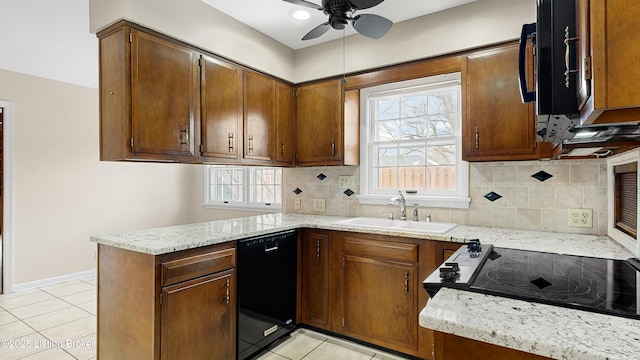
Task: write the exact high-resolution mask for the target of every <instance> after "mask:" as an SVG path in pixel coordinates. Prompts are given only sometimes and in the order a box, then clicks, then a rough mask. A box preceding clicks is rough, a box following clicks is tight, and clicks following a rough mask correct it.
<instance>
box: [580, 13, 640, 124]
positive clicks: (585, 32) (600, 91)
mask: <svg viewBox="0 0 640 360" xmlns="http://www.w3.org/2000/svg"><path fill="white" fill-rule="evenodd" d="M576 13H577V18H576V25H577V29H578V31H577V38H578V54H577V58H578V61H579V63H578V70H579V77H578V101H579V103H580V104H581V108H580V125H594V124H607V123H620V122H630V123H631V124H635V123H637V122H638V119H640V93H639V92H638V91H636V90H635V89H636V87H637V84H638V82H640V74H639V73H638V71H635V69H637V67H638V57H639V55H640V54H639V53H640V50H638V49H640V38H638V36H629V34H632V33H634V31H635V29H636V28H637V25H638V18H639V17H640V7H639V6H638V5H637V2H635V1H633V0H619V1H598V0H576ZM585 59H586V60H587V62H585Z"/></svg>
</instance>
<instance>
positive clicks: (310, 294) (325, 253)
mask: <svg viewBox="0 0 640 360" xmlns="http://www.w3.org/2000/svg"><path fill="white" fill-rule="evenodd" d="M302 267H303V270H302V299H301V300H302V304H301V308H302V313H301V318H302V322H304V323H306V324H308V325H311V326H314V327H317V328H320V329H324V330H331V326H330V325H331V324H330V322H329V320H330V319H329V232H328V231H313V230H305V231H303V232H302Z"/></svg>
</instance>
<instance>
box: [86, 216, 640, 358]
mask: <svg viewBox="0 0 640 360" xmlns="http://www.w3.org/2000/svg"><path fill="white" fill-rule="evenodd" d="M345 219H347V218H345V217H336V216H321V215H301V214H268V215H258V216H251V217H243V218H234V219H228V220H218V221H209V222H202V223H196V224H188V225H178V226H169V227H162V228H154V229H145V230H136V231H129V232H123V233H117V234H109V235H96V236H92V237H91V241H93V242H96V243H98V244H103V245H109V246H114V247H118V248H122V249H127V250H132V251H137V252H142V253H146V254H151V255H160V254H165V253H170V252H174V251H180V250H186V249H191V248H197V247H202V246H207V245H213V244H219V243H224V242H228V241H233V240H239V239H243V238H247V237H253V236H259V235H265V234H269V233H275V232H279V231H285V230H291V229H297V228H318V229H326V230H338V231H354V232H361V233H371V234H381V235H390V236H403V237H411V238H418V239H429V240H438V241H449V242H461V243H462V242H466V241H468V240H469V239H474V238H478V239H480V241H481V242H482V243H484V244H493V245H494V246H496V247H506V248H516V249H524V250H534V251H546V252H554V253H561V254H570V255H581V256H593V257H603V258H611V259H627V258H629V257H632V256H633V255H632V254H631V253H630V252H629V251H627V250H626V249H625V248H624V247H622V246H621V245H619V244H618V243H616V242H614V241H612V240H611V239H610V238H608V237H607V236H595V235H579V234H564V233H550V232H543V231H526V230H513V229H500V228H488V227H481V226H466V225H459V226H457V227H456V228H454V229H453V230H451V231H449V232H447V233H445V234H443V235H435V234H425V233H420V232H412V231H409V230H403V231H398V230H380V229H369V228H363V227H357V226H353V225H350V226H347V225H344V224H340V223H339V221H341V220H345ZM419 320H420V325H421V326H423V327H427V328H430V329H434V330H437V331H442V332H446V333H451V334H454V335H459V336H463V337H467V338H471V339H475V340H480V341H484V342H487V343H491V344H496V345H500V346H505V347H509V348H513V349H517V350H522V351H526V352H531V353H535V354H539V355H543V356H548V357H552V358H559V359H580V360H582V359H631V358H637V354H640V345H638V344H640V321H638V320H631V319H624V318H620V317H616V316H608V315H603V314H596V313H589V312H584V311H579V310H573V309H567V308H562V307H556V306H550V305H543V304H537V303H530V302H526V301H520V300H513V299H508V298H502V297H495V296H489V295H483V294H477V293H472V292H466V291H461V290H453V289H442V290H440V291H439V292H438V294H436V296H435V297H434V298H433V299H431V300H429V302H428V303H427V306H426V307H425V308H424V309H423V310H422V311H421V313H420V319H419Z"/></svg>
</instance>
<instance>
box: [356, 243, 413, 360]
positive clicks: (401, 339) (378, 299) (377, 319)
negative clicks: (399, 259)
mask: <svg viewBox="0 0 640 360" xmlns="http://www.w3.org/2000/svg"><path fill="white" fill-rule="evenodd" d="M344 259H345V260H344V334H345V335H347V336H351V337H354V338H358V339H361V340H365V341H368V342H371V343H374V344H378V345H381V346H385V347H389V348H393V349H394V350H404V351H403V352H412V353H413V352H416V351H417V350H418V335H417V334H418V307H417V300H418V297H417V290H418V283H417V281H416V275H417V266H415V265H409V264H401V263H400V264H399V263H393V262H387V261H381V260H378V259H372V258H367V257H358V256H346V255H345V258H344Z"/></svg>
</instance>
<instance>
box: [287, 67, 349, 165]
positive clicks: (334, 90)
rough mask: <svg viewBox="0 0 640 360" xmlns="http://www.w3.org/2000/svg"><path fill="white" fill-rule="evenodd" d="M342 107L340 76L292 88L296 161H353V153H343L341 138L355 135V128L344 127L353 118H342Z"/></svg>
mask: <svg viewBox="0 0 640 360" xmlns="http://www.w3.org/2000/svg"><path fill="white" fill-rule="evenodd" d="M344 109H345V108H344V90H343V88H342V83H341V80H340V79H336V80H329V81H323V82H319V83H313V84H309V85H303V86H299V87H297V88H296V117H295V119H296V120H295V121H296V165H300V166H315V165H357V159H358V156H357V155H353V154H346V156H345V141H346V139H349V140H350V141H353V140H354V139H357V138H358V129H357V128H355V129H353V128H348V127H345V125H347V126H349V125H353V122H345V113H344ZM356 141H359V140H356ZM354 158H355V162H356V163H353V162H354Z"/></svg>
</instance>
